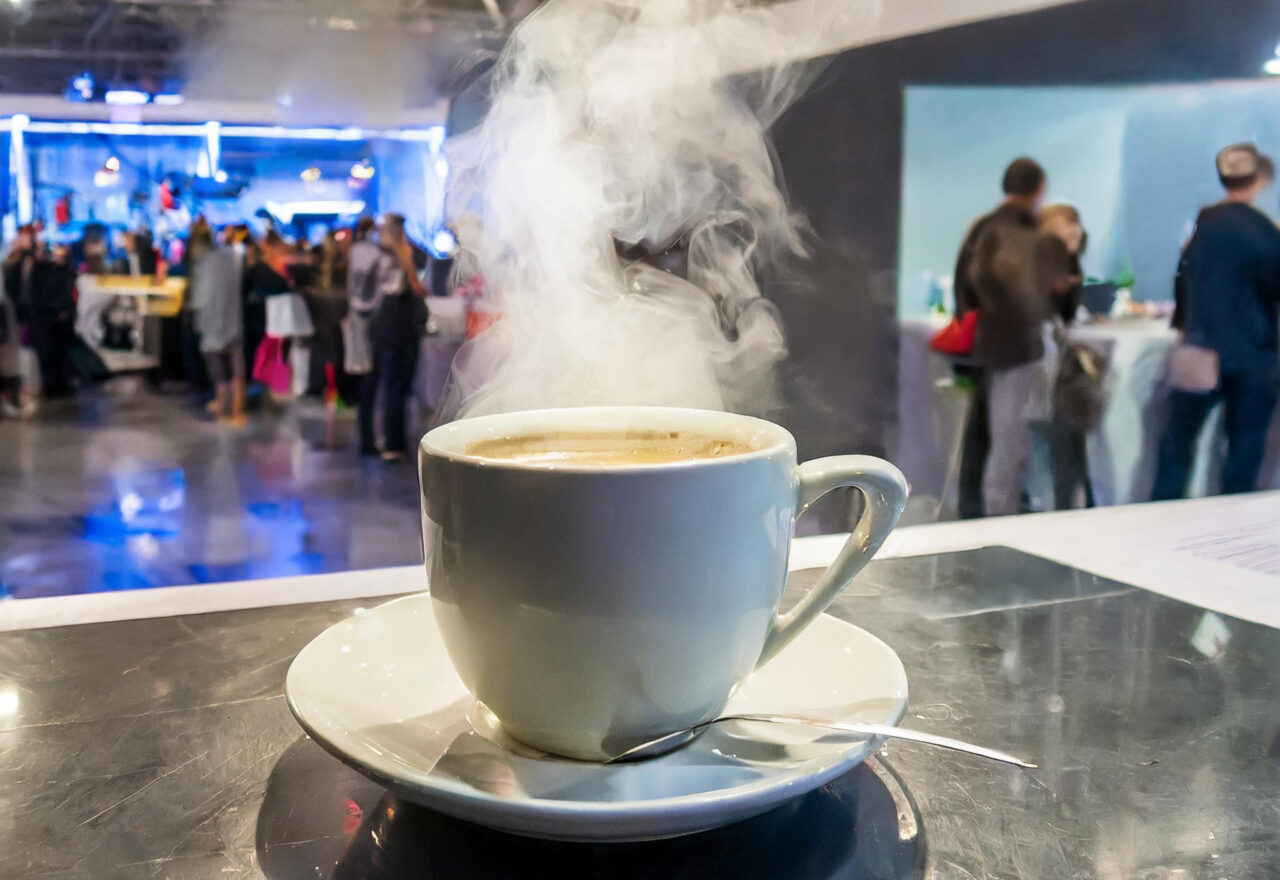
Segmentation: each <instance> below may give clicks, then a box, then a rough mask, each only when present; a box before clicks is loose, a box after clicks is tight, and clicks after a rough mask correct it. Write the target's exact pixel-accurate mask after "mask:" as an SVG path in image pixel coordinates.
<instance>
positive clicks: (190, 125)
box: [0, 114, 444, 144]
mask: <svg viewBox="0 0 1280 880" xmlns="http://www.w3.org/2000/svg"><path fill="white" fill-rule="evenodd" d="M212 124H213V125H218V126H219V131H220V132H221V135H222V137H224V138H227V137H230V138H237V137H251V138H284V139H293V140H313V141H360V140H389V141H409V142H412V143H425V144H436V143H439V142H440V140H442V139H443V137H444V126H443V125H433V126H431V127H429V128H352V127H347V128H332V127H329V128H323V127H311V128H286V127H284V126H282V125H227V124H220V123H216V122H214V123H212ZM209 126H210V123H200V122H82V121H79V120H70V119H64V120H52V119H42V120H38V121H34V122H33V121H32V120H31V119H30V117H28V116H25V115H23V114H17V115H14V116H11V117H9V118H8V119H0V131H12V130H13V129H14V128H15V127H23V128H26V130H27V131H30V132H32V133H34V134H106V135H142V136H150V137H206V136H207V135H208V132H209Z"/></svg>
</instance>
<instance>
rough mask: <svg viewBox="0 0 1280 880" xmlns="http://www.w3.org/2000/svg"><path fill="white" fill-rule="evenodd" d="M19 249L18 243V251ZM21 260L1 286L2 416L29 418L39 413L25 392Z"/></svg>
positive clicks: (0, 355)
mask: <svg viewBox="0 0 1280 880" xmlns="http://www.w3.org/2000/svg"><path fill="white" fill-rule="evenodd" d="M19 247H20V245H19V244H15V249H19ZM21 260H22V255H21V252H20V253H19V256H18V257H17V258H16V259H15V262H14V266H16V267H18V268H17V271H16V272H12V273H11V272H9V271H6V272H5V273H4V277H3V279H2V281H3V284H2V285H0V413H2V414H4V415H6V416H19V417H23V418H25V417H27V416H30V415H31V414H33V413H34V412H35V406H34V404H32V402H31V401H30V400H29V399H28V398H27V396H26V394H25V393H24V392H23V389H22V328H21V327H20V326H19V324H18V310H17V307H16V301H15V300H16V293H17V290H18V287H17V286H16V285H19V284H20V283H21V277H20V276H21V272H22V270H21V267H20V263H21Z"/></svg>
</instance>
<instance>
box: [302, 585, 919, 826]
mask: <svg viewBox="0 0 1280 880" xmlns="http://www.w3.org/2000/svg"><path fill="white" fill-rule="evenodd" d="M285 693H286V696H287V697H288V700H289V708H290V709H292V710H293V714H294V715H295V716H296V717H297V719H298V721H299V723H300V724H301V725H302V726H303V728H305V729H306V731H307V732H308V733H309V734H311V736H312V737H313V738H314V739H315V740H316V742H318V743H319V744H320V745H322V746H323V747H324V748H325V749H326V750H328V751H329V752H331V753H332V754H333V755H335V756H336V757H338V758H340V759H341V760H343V761H345V762H346V763H347V764H350V765H351V766H352V767H354V768H355V769H357V770H359V771H360V772H362V773H364V774H366V775H367V776H369V777H370V778H372V779H374V780H376V781H377V782H379V783H381V784H382V785H385V786H386V787H387V788H389V789H391V790H392V791H393V792H394V793H395V794H397V795H398V796H400V797H402V798H404V799H406V800H409V801H413V802H415V803H419V804H422V805H424V806H427V807H431V808H432V809H436V810H439V811H440V812H442V813H447V814H449V815H451V816H456V817H458V818H461V819H465V820H468V821H472V822H477V823H479V824H481V825H488V826H491V827H493V828H499V829H502V830H504V831H510V832H514V833H517V834H525V835H531V836H534V837H548V838H555V839H561V840H593V841H604V840H644V839H651V838H660V837H672V836H676V835H680V834H690V833H692V832H695V831H703V830H706V829H708V828H714V827H717V826H720V825H725V824H728V823H730V822H734V821H737V820H739V819H745V818H747V817H749V816H753V815H756V814H759V813H763V812H765V811H767V810H769V809H771V808H772V807H775V806H777V805H779V804H781V803H783V802H785V801H787V800H790V799H791V798H794V797H797V796H798V795H801V794H804V793H806V792H809V791H812V790H813V789H816V788H818V787H820V786H822V785H824V784H826V783H827V782H828V781H830V780H832V779H834V778H835V777H837V776H839V775H841V774H842V773H844V772H845V771H847V770H848V769H850V768H851V767H853V766H854V765H856V764H857V763H859V762H860V761H862V760H863V758H865V757H866V756H867V755H868V754H869V753H870V752H871V751H872V750H873V749H874V748H875V745H876V743H875V741H869V740H859V739H855V738H852V737H851V736H849V735H847V734H839V733H835V734H833V733H831V732H829V731H820V730H816V729H813V728H807V727H805V728H801V727H792V726H784V725H776V724H759V723H757V724H744V723H740V722H726V723H724V724H719V725H715V726H713V727H711V728H710V729H709V730H708V731H707V732H706V733H704V734H703V735H702V736H701V737H699V738H698V739H697V740H695V741H693V742H692V743H690V744H688V745H686V746H685V747H683V748H681V749H678V750H676V751H674V752H671V753H669V754H667V755H664V756H662V757H660V758H655V759H652V760H649V761H644V762H640V763H635V764H622V765H614V766H604V765H600V764H588V763H581V762H577V761H570V760H565V759H561V758H554V757H550V756H546V755H542V754H540V753H537V752H534V751H532V750H530V749H528V748H526V747H524V746H521V745H519V744H517V743H514V742H511V741H510V740H509V739H508V738H507V737H506V736H505V735H504V734H503V732H502V730H501V728H500V727H498V726H497V725H496V724H495V723H494V722H493V719H492V717H491V716H490V715H489V714H488V712H487V711H486V710H485V709H484V707H482V706H478V705H477V704H476V703H475V701H474V699H473V698H472V697H471V695H470V693H468V692H467V689H466V688H465V687H463V685H462V682H461V681H459V680H458V677H457V674H456V673H455V672H454V670H453V665H452V664H451V663H450V662H449V658H448V655H447V654H446V653H445V649H444V645H443V644H442V642H441V639H440V634H439V631H438V630H437V629H436V624H435V618H434V616H433V614H432V610H431V599H430V597H429V596H428V595H426V594H421V595H415V596H408V597H406V598H403V599H397V600H395V601H394V602H389V603H387V604H386V605H383V606H381V607H379V608H375V609H373V610H372V611H364V612H360V613H357V614H356V616H354V617H352V618H350V619H348V620H344V621H342V622H341V623H338V624H335V625H334V626H332V627H330V628H329V629H328V630H326V631H325V632H323V633H321V634H320V635H319V636H317V637H316V639H315V640H314V641H312V642H311V644H309V645H307V646H306V647H305V648H303V649H302V652H301V653H300V654H298V656H297V658H296V659H295V660H294V661H293V665H292V666H291V667H290V668H289V675H288V678H287V680H286V682H285ZM906 707H907V677H906V672H905V671H904V670H903V668H902V662H901V661H900V660H899V659H898V656H897V655H896V654H894V652H893V650H892V649H891V648H890V647H889V646H888V645H886V644H885V643H884V642H882V641H880V640H879V639H877V638H876V637H874V636H872V635H870V634H869V633H867V632H864V631H863V630H861V629H858V628H857V627H856V626H853V625H851V624H848V623H844V622H843V621H839V620H836V619H835V618H833V617H829V616H826V615H823V616H821V617H820V618H819V619H818V620H816V621H815V622H814V623H813V625H812V626H810V627H809V628H808V629H806V630H805V631H804V632H803V633H802V634H801V635H800V636H799V637H798V638H797V639H796V640H795V642H793V643H792V644H791V645H790V646H789V647H788V648H787V649H786V650H784V651H783V652H782V653H781V654H779V655H778V656H777V657H776V658H774V659H773V660H772V661H771V662H770V663H769V664H768V665H766V666H765V667H763V668H762V669H760V670H759V671H758V672H756V673H755V674H754V675H752V676H751V678H749V679H748V680H747V681H746V682H745V683H744V684H743V686H742V687H741V688H740V689H739V691H738V693H737V694H735V695H734V697H733V699H732V700H731V701H730V703H729V706H728V708H727V709H726V712H731V713H782V714H789V715H802V716H805V717H811V718H820V719H823V720H830V721H861V722H878V723H882V724H897V723H898V721H899V720H901V718H902V715H903V713H904V712H905V711H906Z"/></svg>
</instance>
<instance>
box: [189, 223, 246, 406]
mask: <svg viewBox="0 0 1280 880" xmlns="http://www.w3.org/2000/svg"><path fill="white" fill-rule="evenodd" d="M205 234H207V233H205ZM200 250H201V252H202V255H201V256H200V258H199V262H198V263H197V264H196V265H195V267H194V268H195V273H194V277H193V279H192V282H191V307H192V310H193V312H194V317H195V327H196V331H197V332H198V333H199V338H200V352H201V354H203V355H204V358H205V363H206V365H207V366H208V370H209V378H210V379H212V380H213V387H214V393H213V400H212V401H210V402H209V404H208V407H207V408H208V410H209V413H210V414H211V415H213V416H215V417H216V418H219V419H222V418H226V417H227V409H228V406H229V407H230V411H231V412H230V418H229V419H228V422H229V424H231V425H235V426H240V425H243V424H244V422H245V417H244V392H245V359H244V315H243V305H242V302H241V298H240V288H241V271H242V270H241V263H240V255H239V254H237V253H236V252H235V250H234V249H233V248H232V247H231V246H230V244H229V243H228V244H224V245H223V246H222V247H212V246H206V245H205V243H203V242H202V245H201V248H200Z"/></svg>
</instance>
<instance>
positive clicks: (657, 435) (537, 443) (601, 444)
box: [466, 429, 755, 467]
mask: <svg viewBox="0 0 1280 880" xmlns="http://www.w3.org/2000/svg"><path fill="white" fill-rule="evenodd" d="M754 449H755V447H754V446H751V445H750V444H747V443H743V442H741V441H739V440H729V439H726V438H724V437H713V436H711V435H708V434H702V433H698V432H696V431H652V430H639V429H637V430H626V431H549V432H545V433H539V434H519V435H516V436H513V437H497V438H492V439H486V440H477V441H476V442H474V443H469V444H467V447H466V454H467V455H471V456H475V457H476V458H485V459H490V460H494V461H510V462H517V463H520V464H571V465H596V466H599V467H618V466H619V465H629V464H674V463H676V462H681V461H693V460H702V459H709V458H724V457H725V456H728V455H741V454H743V453H745V452H751V451H753V450H754Z"/></svg>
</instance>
